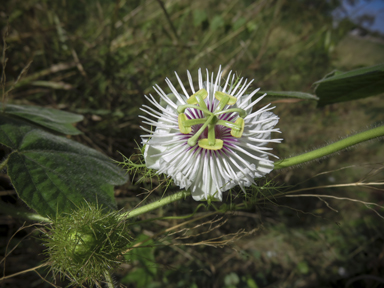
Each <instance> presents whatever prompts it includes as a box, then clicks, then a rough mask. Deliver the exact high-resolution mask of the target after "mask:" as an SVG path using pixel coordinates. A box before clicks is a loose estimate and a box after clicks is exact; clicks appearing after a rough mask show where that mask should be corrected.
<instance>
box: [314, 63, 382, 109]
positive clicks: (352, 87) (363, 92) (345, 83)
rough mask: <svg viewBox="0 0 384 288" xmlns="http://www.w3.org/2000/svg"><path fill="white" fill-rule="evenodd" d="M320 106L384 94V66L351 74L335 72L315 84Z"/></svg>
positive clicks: (351, 72) (363, 69)
mask: <svg viewBox="0 0 384 288" xmlns="http://www.w3.org/2000/svg"><path fill="white" fill-rule="evenodd" d="M314 84H316V85H317V86H316V89H315V92H316V95H317V96H319V98H320V101H319V103H318V106H320V107H322V106H325V105H328V104H333V103H338V102H344V101H350V100H356V99H360V98H365V97H369V96H373V95H378V94H380V93H384V64H381V65H376V66H371V67H366V68H361V69H356V70H353V71H349V72H340V71H334V72H332V73H330V74H328V75H327V76H326V77H325V78H324V79H322V80H320V81H317V82H315V83H314Z"/></svg>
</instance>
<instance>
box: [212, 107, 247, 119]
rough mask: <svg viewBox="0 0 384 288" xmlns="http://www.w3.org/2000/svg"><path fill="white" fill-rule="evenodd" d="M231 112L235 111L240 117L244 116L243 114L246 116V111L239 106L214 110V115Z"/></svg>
mask: <svg viewBox="0 0 384 288" xmlns="http://www.w3.org/2000/svg"><path fill="white" fill-rule="evenodd" d="M232 112H237V113H238V114H239V116H240V117H241V118H245V116H247V112H245V110H243V109H241V108H230V109H227V110H223V111H219V112H215V115H220V114H224V113H232Z"/></svg>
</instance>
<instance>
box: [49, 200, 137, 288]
mask: <svg viewBox="0 0 384 288" xmlns="http://www.w3.org/2000/svg"><path fill="white" fill-rule="evenodd" d="M42 231H43V233H44V237H43V238H42V241H43V242H44V245H45V246H46V247H47V249H46V251H45V254H46V255H47V256H48V257H49V258H48V261H47V262H48V263H49V264H50V266H51V270H52V272H53V273H54V274H60V275H61V276H62V277H66V278H68V279H69V280H70V281H71V284H73V285H75V284H76V285H82V284H83V283H89V284H94V283H102V282H103V280H104V276H105V275H106V274H108V273H110V271H111V269H113V268H115V267H117V266H119V265H120V264H121V263H122V260H121V259H122V258H123V257H122V255H123V254H124V251H125V250H126V249H127V247H128V244H129V243H130V238H131V237H130V231H129V228H128V225H127V223H125V222H124V221H122V220H121V219H120V217H119V212H117V211H114V212H108V211H107V210H106V209H103V208H102V206H98V205H94V204H89V203H86V202H82V203H81V204H79V206H78V207H76V208H75V209H74V210H73V211H71V212H70V213H64V214H62V215H60V216H57V217H56V218H54V219H53V223H52V224H51V225H50V227H49V228H48V229H47V230H42Z"/></svg>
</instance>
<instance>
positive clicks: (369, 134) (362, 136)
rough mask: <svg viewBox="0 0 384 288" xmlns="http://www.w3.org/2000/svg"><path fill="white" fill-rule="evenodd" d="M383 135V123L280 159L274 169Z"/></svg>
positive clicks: (319, 156) (321, 155)
mask: <svg viewBox="0 0 384 288" xmlns="http://www.w3.org/2000/svg"><path fill="white" fill-rule="evenodd" d="M382 136H384V125H382V126H380V127H377V128H373V129H370V130H367V131H364V132H361V133H359V134H356V135H352V136H349V137H347V138H345V139H343V140H340V141H337V142H335V143H332V144H330V145H327V146H325V147H322V148H319V149H316V150H314V151H311V152H308V153H304V154H301V155H298V156H294V157H291V158H287V159H284V160H282V161H279V162H276V163H275V170H277V169H282V168H287V167H291V166H294V165H297V164H301V163H304V162H307V161H311V160H315V159H319V158H321V157H324V156H327V155H330V154H332V153H335V152H337V151H340V150H343V149H345V148H348V147H351V146H353V145H356V144H358V143H361V142H364V141H367V140H370V139H373V138H377V137H382Z"/></svg>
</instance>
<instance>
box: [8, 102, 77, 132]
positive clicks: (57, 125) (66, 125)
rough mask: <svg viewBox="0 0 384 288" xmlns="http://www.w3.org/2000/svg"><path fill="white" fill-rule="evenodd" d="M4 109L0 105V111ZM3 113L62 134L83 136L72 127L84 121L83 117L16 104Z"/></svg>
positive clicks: (9, 105)
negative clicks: (73, 124)
mask: <svg viewBox="0 0 384 288" xmlns="http://www.w3.org/2000/svg"><path fill="white" fill-rule="evenodd" d="M2 107H3V105H2V104H1V103H0V110H1V109H2ZM2 112H3V114H9V115H13V116H17V117H20V118H23V119H26V120H28V121H31V122H33V123H35V124H38V125H41V126H43V127H45V128H48V129H51V130H54V131H56V132H59V133H62V134H66V135H77V134H81V131H79V130H78V129H76V128H75V127H74V126H72V123H75V122H79V121H81V120H83V116H82V115H78V114H73V113H70V112H66V111H61V110H56V109H51V108H44V107H38V106H30V105H14V104H7V105H6V106H5V109H4V111H2Z"/></svg>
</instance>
